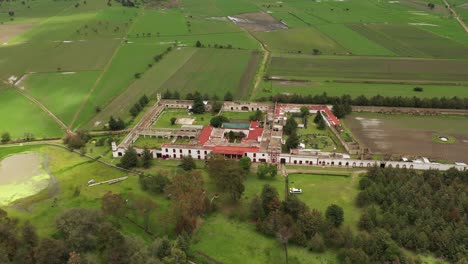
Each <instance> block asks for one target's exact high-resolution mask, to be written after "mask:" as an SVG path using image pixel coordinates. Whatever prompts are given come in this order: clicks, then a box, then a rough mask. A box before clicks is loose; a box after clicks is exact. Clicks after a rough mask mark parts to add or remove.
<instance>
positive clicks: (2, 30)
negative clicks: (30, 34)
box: [0, 24, 34, 44]
mask: <svg viewBox="0 0 468 264" xmlns="http://www.w3.org/2000/svg"><path fill="white" fill-rule="evenodd" d="M33 26H34V24H6V25H0V44H3V43H7V42H8V41H9V40H10V39H12V38H13V37H15V36H17V35H19V34H21V33H23V32H25V31H26V30H28V29H30V28H32V27H33Z"/></svg>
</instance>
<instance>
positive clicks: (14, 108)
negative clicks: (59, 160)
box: [0, 85, 63, 139]
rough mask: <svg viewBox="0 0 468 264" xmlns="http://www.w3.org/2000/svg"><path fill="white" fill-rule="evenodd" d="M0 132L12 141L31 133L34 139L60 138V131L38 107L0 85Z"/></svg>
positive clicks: (11, 89)
mask: <svg viewBox="0 0 468 264" xmlns="http://www.w3.org/2000/svg"><path fill="white" fill-rule="evenodd" d="M0 99H1V101H2V103H1V104H0V132H1V133H3V132H8V133H10V135H11V138H12V139H20V138H23V137H24V135H25V133H32V134H33V135H34V137H35V138H51V137H61V136H62V133H63V132H62V130H61V128H60V126H59V125H58V124H57V123H55V121H54V120H53V119H52V118H51V117H49V116H48V115H47V114H46V113H45V112H43V111H42V109H40V108H39V107H38V106H36V105H35V104H34V103H32V102H31V101H29V100H28V99H27V98H25V97H24V96H22V95H21V94H20V93H19V92H17V91H15V90H13V88H6V87H2V86H1V85H0Z"/></svg>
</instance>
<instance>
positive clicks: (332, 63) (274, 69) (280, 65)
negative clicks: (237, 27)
mask: <svg viewBox="0 0 468 264" xmlns="http://www.w3.org/2000/svg"><path fill="white" fill-rule="evenodd" d="M268 74H269V75H270V76H281V77H286V78H295V77H296V78H301V79H307V80H316V79H317V78H318V79H323V78H329V80H346V79H350V80H353V81H362V82H364V81H365V80H381V82H384V81H386V82H396V81H403V82H405V81H406V82H407V84H412V83H411V82H412V81H426V82H427V83H425V84H437V83H438V82H439V83H440V82H450V83H459V82H467V81H468V61H461V60H460V61H457V60H433V59H400V58H372V57H320V56H316V57H313V56H284V57H273V59H272V62H271V65H270V68H269V72H268ZM420 84H422V83H420Z"/></svg>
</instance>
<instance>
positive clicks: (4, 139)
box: [2, 132, 11, 143]
mask: <svg viewBox="0 0 468 264" xmlns="http://www.w3.org/2000/svg"><path fill="white" fill-rule="evenodd" d="M10 140H11V137H10V133H8V132H5V133H2V143H8V142H10Z"/></svg>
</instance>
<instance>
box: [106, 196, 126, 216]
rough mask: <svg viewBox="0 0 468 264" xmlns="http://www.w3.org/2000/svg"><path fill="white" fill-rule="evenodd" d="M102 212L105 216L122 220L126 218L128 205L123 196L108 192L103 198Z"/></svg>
mask: <svg viewBox="0 0 468 264" xmlns="http://www.w3.org/2000/svg"><path fill="white" fill-rule="evenodd" d="M101 211H102V212H103V213H104V214H105V215H111V216H114V217H116V218H121V217H123V216H125V213H126V211H127V203H126V202H125V200H124V198H123V196H122V195H121V194H113V193H112V192H111V191H108V192H107V193H106V194H104V196H103V197H102V202H101Z"/></svg>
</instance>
